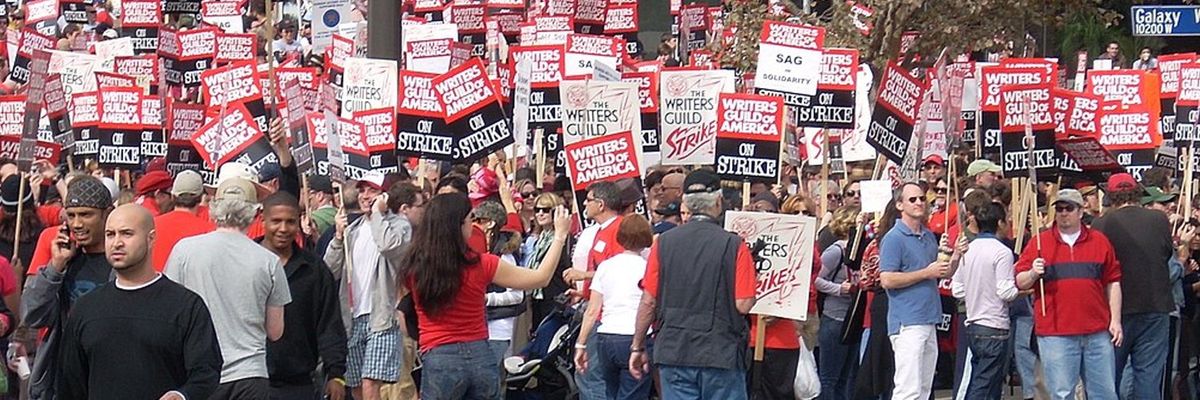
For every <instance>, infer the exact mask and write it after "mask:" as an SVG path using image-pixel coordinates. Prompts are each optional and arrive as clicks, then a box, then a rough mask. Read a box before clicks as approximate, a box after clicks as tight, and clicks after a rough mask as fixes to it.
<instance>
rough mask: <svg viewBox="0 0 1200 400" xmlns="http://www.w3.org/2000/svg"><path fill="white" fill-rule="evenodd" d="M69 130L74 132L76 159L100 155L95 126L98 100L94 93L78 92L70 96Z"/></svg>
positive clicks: (96, 124)
mask: <svg viewBox="0 0 1200 400" xmlns="http://www.w3.org/2000/svg"><path fill="white" fill-rule="evenodd" d="M70 99H71V103H70V104H71V107H69V108H68V110H69V111H70V114H71V129H72V130H74V131H75V140H74V141H75V152H74V155H75V156H77V157H81V158H80V159H82V157H87V156H94V155H96V154H99V153H100V140H99V132H98V128H97V126H98V125H99V124H100V98H99V95H98V94H97V93H96V92H80V93H75V94H73V95H71V97H70Z"/></svg>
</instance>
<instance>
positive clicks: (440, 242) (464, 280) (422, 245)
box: [399, 193, 571, 400]
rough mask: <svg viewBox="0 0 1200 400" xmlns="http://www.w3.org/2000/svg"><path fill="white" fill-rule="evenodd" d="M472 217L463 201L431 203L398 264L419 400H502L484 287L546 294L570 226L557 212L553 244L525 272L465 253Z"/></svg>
mask: <svg viewBox="0 0 1200 400" xmlns="http://www.w3.org/2000/svg"><path fill="white" fill-rule="evenodd" d="M471 214H472V213H471V201H470V200H468V199H467V196H466V195H463V194H460V193H447V194H441V195H437V196H435V197H434V198H433V200H431V201H430V203H429V206H428V208H426V210H425V218H423V219H422V220H421V222H420V224H419V225H417V227H416V229H415V230H414V231H413V241H412V244H411V245H409V247H408V249H407V250H406V251H405V252H404V254H403V255H402V256H401V257H400V262H399V264H400V279H402V280H403V282H404V284H405V286H407V287H408V289H409V290H410V291H412V296H413V301H414V303H415V308H416V311H417V312H416V314H417V323H418V327H419V329H420V332H421V338H420V343H419V345H420V351H421V361H422V365H423V367H422V373H421V398H422V399H426V400H437V399H460V398H479V399H499V398H501V395H500V392H499V390H500V385H498V382H499V381H500V375H499V373H500V371H499V369H497V368H496V367H495V365H496V364H495V355H494V354H493V353H492V351H491V349H490V348H489V347H488V342H487V339H488V329H487V321H486V319H485V312H484V303H485V302H484V296H485V294H486V292H487V286H488V284H489V283H494V284H496V285H499V286H503V287H509V288H514V289H521V290H532V289H537V288H540V287H543V286H546V284H547V283H548V282H550V278H551V277H552V275H553V274H554V270H555V267H556V266H557V265H558V259H559V257H560V256H561V255H562V251H563V246H564V244H565V243H566V241H567V235H568V234H569V233H570V226H571V219H570V217H569V215H568V213H567V211H566V209H564V208H562V207H559V208H558V209H557V210H555V215H554V241H553V243H551V245H550V248H549V249H548V250H547V251H546V255H545V257H543V258H542V262H541V264H539V265H538V267H537V269H533V270H531V269H525V268H521V267H518V266H516V265H513V264H511V263H509V262H506V261H501V260H500V258H499V257H497V256H495V255H491V254H478V253H476V252H474V251H472V250H470V248H469V247H468V246H467V238H468V237H469V236H470V235H471V232H472V230H473V226H472V222H473V221H472V219H473V218H472V215H471Z"/></svg>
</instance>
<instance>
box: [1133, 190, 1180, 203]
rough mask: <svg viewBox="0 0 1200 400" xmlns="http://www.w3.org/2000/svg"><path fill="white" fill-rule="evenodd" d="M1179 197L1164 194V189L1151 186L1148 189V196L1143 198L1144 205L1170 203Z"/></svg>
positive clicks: (1172, 194) (1173, 194)
mask: <svg viewBox="0 0 1200 400" xmlns="http://www.w3.org/2000/svg"><path fill="white" fill-rule="evenodd" d="M1176 197H1179V195H1177V194H1175V193H1168V192H1164V191H1163V190H1162V189H1159V188H1157V187H1154V186H1151V187H1148V188H1146V196H1145V197H1142V205H1147V204H1150V203H1170V202H1171V201H1172V200H1175V198H1176Z"/></svg>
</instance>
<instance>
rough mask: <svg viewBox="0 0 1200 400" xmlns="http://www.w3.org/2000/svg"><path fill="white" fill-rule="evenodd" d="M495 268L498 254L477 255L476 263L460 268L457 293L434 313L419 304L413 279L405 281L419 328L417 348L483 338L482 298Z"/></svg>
mask: <svg viewBox="0 0 1200 400" xmlns="http://www.w3.org/2000/svg"><path fill="white" fill-rule="evenodd" d="M499 267H500V258H499V257H497V256H494V255H491V254H483V255H480V256H479V263H478V264H475V265H471V266H469V267H467V268H465V269H463V276H462V284H461V285H460V286H459V288H458V295H456V296H454V299H453V300H452V301H451V303H450V304H449V305H447V306H446V307H445V308H443V309H442V312H441V313H439V314H438V315H436V316H432V315H429V314H426V313H425V307H422V306H421V293H420V292H417V289H416V285H415V282H414V281H413V280H412V279H409V280H408V287H409V288H410V289H412V290H413V292H412V295H413V300H414V303H415V304H416V309H417V324H418V326H419V327H420V329H421V343H420V344H421V351H429V350H430V349H433V348H434V347H438V346H441V345H446V344H454V343H466V342H473V341H477V340H487V338H488V329H487V319H486V316H485V308H486V305H485V304H486V301H485V300H484V298H485V296H486V295H487V287H488V284H489V283H492V278H494V277H495V276H496V270H497V269H498V268H499Z"/></svg>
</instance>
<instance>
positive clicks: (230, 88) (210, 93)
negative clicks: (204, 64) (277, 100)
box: [200, 61, 267, 130]
mask: <svg viewBox="0 0 1200 400" xmlns="http://www.w3.org/2000/svg"><path fill="white" fill-rule="evenodd" d="M200 79H201V82H200V83H201V85H200V92H201V94H203V96H204V103H205V104H208V106H209V107H210V108H213V109H216V108H221V107H224V106H225V105H228V106H230V107H233V106H234V105H237V104H241V105H244V106H245V107H246V110H247V111H248V112H250V115H251V116H252V117H253V118H254V120H255V121H257V122H258V127H259V130H266V129H267V119H266V116H267V108H266V105H265V104H264V102H263V91H262V87H261V86H260V85H262V82H260V81H259V76H258V68H257V66H256V65H255V64H254V62H253V61H238V62H232V63H229V64H228V65H226V66H223V67H220V68H216V69H212V70H208V71H204V73H202V74H201V76H200Z"/></svg>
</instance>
